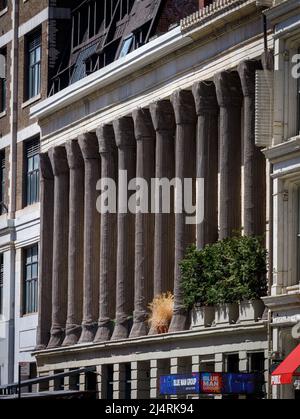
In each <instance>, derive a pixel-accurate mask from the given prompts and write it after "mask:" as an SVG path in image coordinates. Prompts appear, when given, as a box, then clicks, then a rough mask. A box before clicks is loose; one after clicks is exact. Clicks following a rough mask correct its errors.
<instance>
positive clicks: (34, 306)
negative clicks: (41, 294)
mask: <svg viewBox="0 0 300 419" xmlns="http://www.w3.org/2000/svg"><path fill="white" fill-rule="evenodd" d="M35 250H36V253H35V254H34V251H35ZM29 252H30V255H29ZM28 260H30V261H29V262H28ZM22 264H23V278H22V300H23V303H22V315H23V316H30V315H33V314H36V313H37V312H38V278H39V245H38V243H36V244H34V245H32V246H30V247H26V248H24V249H23V258H22ZM34 266H35V267H36V275H35V276H34V275H33V272H34V270H33V267H34ZM29 268H30V270H31V276H30V278H28V277H27V274H28V269H29ZM29 292H30V293H31V295H30V296H29V297H28V293H29Z"/></svg>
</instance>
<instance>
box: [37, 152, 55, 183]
mask: <svg viewBox="0 0 300 419" xmlns="http://www.w3.org/2000/svg"><path fill="white" fill-rule="evenodd" d="M40 172H41V177H42V179H49V180H52V179H53V170H52V166H51V161H50V159H49V155H48V153H41V154H40Z"/></svg>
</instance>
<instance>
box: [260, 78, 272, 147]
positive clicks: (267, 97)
mask: <svg viewBox="0 0 300 419" xmlns="http://www.w3.org/2000/svg"><path fill="white" fill-rule="evenodd" d="M273 88H274V73H273V72H272V71H264V70H258V71H257V72H256V85H255V144H256V146H257V147H264V148H265V147H270V146H271V145H272V139H273V113H274V105H273Z"/></svg>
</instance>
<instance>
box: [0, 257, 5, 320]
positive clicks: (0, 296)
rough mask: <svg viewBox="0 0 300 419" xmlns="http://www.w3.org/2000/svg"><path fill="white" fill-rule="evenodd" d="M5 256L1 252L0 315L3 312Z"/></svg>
mask: <svg viewBox="0 0 300 419" xmlns="http://www.w3.org/2000/svg"><path fill="white" fill-rule="evenodd" d="M3 290H4V257H3V253H1V254H0V315H1V314H3Z"/></svg>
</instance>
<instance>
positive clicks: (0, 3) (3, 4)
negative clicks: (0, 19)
mask: <svg viewBox="0 0 300 419" xmlns="http://www.w3.org/2000/svg"><path fill="white" fill-rule="evenodd" d="M7 8H8V0H0V13H1V12H3V11H4V10H6V9H7Z"/></svg>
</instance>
